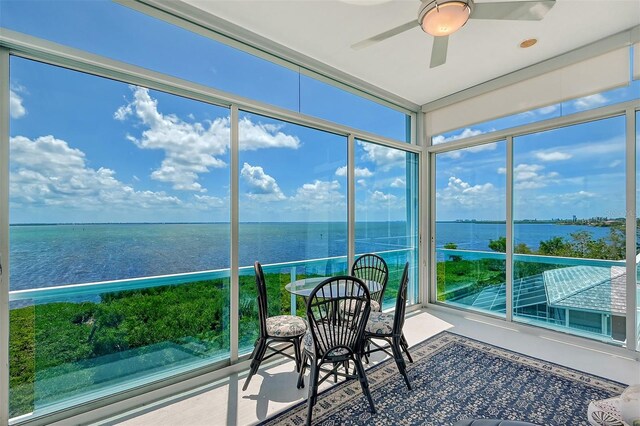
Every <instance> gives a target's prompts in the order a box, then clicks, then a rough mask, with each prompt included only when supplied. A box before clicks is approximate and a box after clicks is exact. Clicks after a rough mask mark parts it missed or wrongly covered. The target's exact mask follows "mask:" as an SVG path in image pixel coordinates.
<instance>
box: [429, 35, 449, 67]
mask: <svg viewBox="0 0 640 426" xmlns="http://www.w3.org/2000/svg"><path fill="white" fill-rule="evenodd" d="M447 46H449V36H441V37H434V38H433V48H432V49H431V64H430V65H429V68H435V67H439V66H440V65H442V64H444V63H445V62H447Z"/></svg>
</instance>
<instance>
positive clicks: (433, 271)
mask: <svg viewBox="0 0 640 426" xmlns="http://www.w3.org/2000/svg"><path fill="white" fill-rule="evenodd" d="M425 155H427V154H425ZM426 162H427V167H428V168H427V171H426V173H425V175H427V178H426V182H425V184H426V185H428V186H427V193H428V195H427V202H428V203H429V205H428V206H426V208H425V210H427V211H428V216H427V221H428V226H427V229H428V232H427V238H426V239H425V240H426V241H425V242H424V243H423V247H428V249H427V250H428V251H427V253H428V256H429V257H428V262H427V267H428V268H429V271H428V273H429V299H427V301H428V302H430V303H435V302H437V301H438V273H437V269H438V262H437V261H436V219H437V218H436V202H435V200H436V195H435V194H436V156H435V154H428V157H427V158H426Z"/></svg>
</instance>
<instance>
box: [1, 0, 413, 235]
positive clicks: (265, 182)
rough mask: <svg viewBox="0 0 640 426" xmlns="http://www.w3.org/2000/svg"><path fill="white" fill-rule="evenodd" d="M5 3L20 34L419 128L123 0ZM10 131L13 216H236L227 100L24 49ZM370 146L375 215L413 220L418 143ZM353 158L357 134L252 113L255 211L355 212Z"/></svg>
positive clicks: (394, 133) (16, 68) (247, 91)
mask: <svg viewBox="0 0 640 426" xmlns="http://www.w3.org/2000/svg"><path fill="white" fill-rule="evenodd" d="M1 7H2V14H0V15H1V16H2V21H1V24H2V25H3V26H5V27H7V28H10V29H13V30H16V31H21V32H25V33H28V34H32V35H35V36H38V37H42V38H46V39H49V40H53V41H55V42H58V43H61V44H65V45H68V46H71V47H75V48H79V49H83V50H87V51H90V52H92V53H97V54H100V55H104V56H106V57H109V58H113V59H117V60H122V61H125V62H130V63H132V64H135V65H139V66H143V67H147V68H150V69H153V70H156V71H160V72H163V73H167V74H170V75H175V76H178V77H180V78H185V79H188V80H191V81H194V82H197V83H202V84H206V85H209V86H212V87H215V88H218V89H221V90H225V91H229V92H232V93H235V94H239V95H242V96H247V97H249V98H253V99H257V100H260V101H264V102H268V103H271V104H274V105H277V106H281V107H284V108H288V109H292V110H298V111H301V112H303V113H307V114H313V115H315V116H319V117H321V118H325V119H328V120H332V121H337V122H339V123H342V124H347V125H350V126H354V127H358V128H362V129H365V130H367V131H371V132H375V133H379V134H382V135H384V136H388V137H393V138H396V139H399V140H404V139H405V137H406V136H405V131H406V123H405V115H404V114H402V113H400V112H397V111H394V110H390V109H389V108H385V107H382V106H380V105H378V104H375V103H373V102H371V101H368V100H365V99H362V98H359V97H357V96H354V95H352V94H350V93H346V92H344V91H341V90H339V89H337V88H334V87H332V86H329V85H327V84H325V83H321V82H319V81H315V80H313V79H311V78H309V77H306V76H303V75H299V74H298V73H297V72H294V71H292V70H290V69H287V68H283V67H281V66H279V65H275V64H272V63H270V62H268V61H265V60H262V59H259V58H256V57H253V56H251V55H249V54H247V53H244V52H241V51H238V50H235V49H233V48H230V47H228V46H225V45H223V44H221V43H218V42H215V41H213V40H210V39H207V38H205V37H201V36H198V35H196V34H193V33H191V32H189V31H186V30H183V29H180V28H178V27H175V26H172V25H169V24H167V23H164V22H161V21H158V20H156V19H153V18H150V17H147V16H145V15H143V14H140V13H138V12H135V11H133V10H131V9H128V8H126V7H123V6H120V5H118V4H115V3H111V2H105V1H91V2H86V1H73V2H70V1H56V2H31V1H3V2H2V6H1ZM54 23H55V24H54ZM169 52H170V55H171V60H170V61H168V60H166V58H167V55H168V54H169ZM10 133H11V166H10V168H11V222H12V223H33V222H38V223H52V222H53V223H58V222H139V221H144V222H164V221H169V222H174V221H228V220H229V111H228V110H227V109H226V108H221V107H216V106H212V105H207V104H204V103H201V102H196V101H192V100H188V99H182V98H179V97H177V96H173V95H168V94H165V93H161V92H158V91H153V90H148V89H145V88H141V87H135V86H130V85H127V84H124V83H121V82H116V81H111V80H107V79H103V78H98V77H94V76H90V75H86V74H81V73H77V72H73V71H69V70H65V69H61V68H56V67H52V66H49V65H44V64H39V63H36V62H32V61H29V60H24V59H20V58H12V61H11V130H10ZM357 155H358V159H357V161H358V165H357V167H358V169H357V171H356V174H357V176H358V189H357V193H356V196H357V198H358V200H359V203H360V204H361V205H366V206H368V207H367V214H366V218H367V220H379V219H380V220H403V219H404V218H405V216H406V213H405V208H406V201H405V200H406V197H405V192H406V189H405V185H406V182H405V169H406V166H405V157H406V156H405V154H404V153H402V152H400V151H397V150H390V149H387V148H384V147H381V146H377V145H374V144H369V143H364V142H359V143H358V146H357ZM346 157H347V143H346V138H345V137H342V136H336V135H333V134H328V133H326V132H320V131H317V130H313V129H309V128H305V127H302V126H297V125H293V124H290V123H284V122H279V121H277V120H273V119H269V118H267V117H261V116H257V115H252V114H247V113H242V114H241V119H240V159H239V160H240V179H239V180H240V205H241V213H240V218H241V220H242V221H326V220H332V221H346V218H347V217H346V215H347V212H346V198H347V197H346V191H347V183H346V173H345V171H346Z"/></svg>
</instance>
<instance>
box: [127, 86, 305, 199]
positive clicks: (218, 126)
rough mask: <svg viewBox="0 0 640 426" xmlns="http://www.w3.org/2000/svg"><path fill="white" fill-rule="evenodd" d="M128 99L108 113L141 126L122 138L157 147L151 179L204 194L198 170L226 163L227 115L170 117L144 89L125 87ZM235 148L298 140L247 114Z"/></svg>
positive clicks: (294, 144) (285, 144)
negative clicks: (160, 155) (158, 154)
mask: <svg viewBox="0 0 640 426" xmlns="http://www.w3.org/2000/svg"><path fill="white" fill-rule="evenodd" d="M131 90H132V92H133V100H132V101H131V102H129V103H128V104H127V105H123V106H121V107H120V108H118V110H117V111H116V112H115V113H114V118H115V119H117V120H120V121H123V120H126V119H127V118H129V117H135V118H136V119H137V120H138V121H139V122H140V124H142V126H143V127H144V128H146V129H145V130H144V131H143V132H142V134H141V136H140V137H134V136H132V135H127V139H128V140H130V141H131V142H133V143H135V144H136V146H138V147H139V148H141V149H159V150H162V151H164V154H165V158H164V159H163V160H162V163H161V165H160V167H159V168H158V169H156V170H154V171H153V172H152V173H151V178H152V179H154V180H157V181H160V182H167V183H170V184H172V187H173V189H178V190H184V191H195V192H206V191H207V190H206V189H205V188H203V187H202V185H201V184H200V183H199V182H198V180H199V176H200V175H201V174H204V173H207V172H209V170H210V169H211V168H220V167H226V163H225V162H224V160H222V159H221V158H220V157H222V156H223V155H225V154H226V153H227V151H228V149H229V140H230V128H229V117H224V118H216V119H215V120H213V121H212V122H202V123H201V122H194V123H189V122H186V121H184V120H182V119H180V118H179V117H177V116H176V115H173V114H163V113H161V112H159V111H158V101H157V99H153V98H152V97H151V96H150V95H149V90H148V89H145V88H141V87H131ZM239 128H240V135H241V136H242V139H241V140H240V147H241V149H244V150H255V149H259V148H274V147H284V148H297V147H298V146H299V144H300V141H299V140H298V138H297V137H295V136H290V135H286V134H284V133H282V132H280V131H279V128H278V127H277V126H273V125H268V124H253V123H251V121H250V120H249V119H248V118H244V119H242V120H240V122H239Z"/></svg>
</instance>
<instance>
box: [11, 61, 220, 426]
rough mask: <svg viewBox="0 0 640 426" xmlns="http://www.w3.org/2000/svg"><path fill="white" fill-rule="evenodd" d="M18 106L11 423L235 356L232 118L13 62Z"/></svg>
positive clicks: (15, 122)
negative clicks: (231, 272) (231, 296)
mask: <svg viewBox="0 0 640 426" xmlns="http://www.w3.org/2000/svg"><path fill="white" fill-rule="evenodd" d="M11 97H12V105H13V107H12V111H11V123H10V124H11V128H10V134H11V137H10V153H11V156H10V162H9V171H10V194H9V197H10V223H11V225H10V229H9V232H10V253H11V258H10V259H11V260H10V262H11V263H10V267H11V268H10V287H11V292H10V300H11V302H10V338H9V340H10V342H9V346H10V347H9V353H10V359H11V361H10V401H9V406H10V416H11V417H16V416H20V415H25V414H28V413H34V414H35V415H41V414H44V413H46V412H49V411H54V410H60V409H64V408H68V407H69V406H71V405H74V404H79V403H82V402H85V401H90V400H93V399H96V398H100V397H104V396H108V395H112V394H113V393H115V392H120V391H123V390H127V389H131V388H132V387H136V386H140V385H142V384H146V383H150V382H152V381H156V380H160V379H163V378H166V377H168V376H171V375H174V374H177V373H179V372H182V371H185V370H188V369H193V368H196V367H200V366H204V365H210V364H212V363H215V362H217V361H219V360H221V359H225V358H227V357H228V355H229V269H228V268H229V246H230V244H229V233H230V228H229V223H228V217H229V201H228V194H227V193H226V190H225V188H228V185H229V174H228V168H227V167H228V163H229V154H228V147H229V136H228V135H229V119H228V117H229V111H228V110H227V109H224V108H218V107H213V106H211V105H207V104H204V103H201V102H195V101H191V100H186V99H182V98H179V97H177V96H172V95H167V94H165V93H161V92H155V91H152V90H148V89H146V88H143V87H137V86H128V85H126V84H123V83H119V82H115V81H111V80H106V79H102V78H98V77H94V76H91V75H87V74H81V73H77V72H74V71H69V70H66V69H62V68H57V67H52V66H49V65H44V64H41V63H37V62H33V61H30V60H25V59H20V58H16V57H12V58H11ZM225 169H226V171H225ZM221 221H224V222H221ZM214 241H215V244H214V243H213V242H214Z"/></svg>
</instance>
